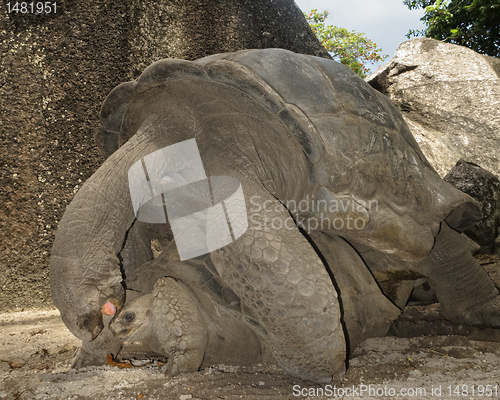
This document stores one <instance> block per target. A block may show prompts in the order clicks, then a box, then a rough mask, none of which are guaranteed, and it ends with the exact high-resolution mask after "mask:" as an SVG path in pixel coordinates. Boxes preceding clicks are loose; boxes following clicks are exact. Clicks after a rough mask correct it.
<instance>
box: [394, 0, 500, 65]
mask: <svg viewBox="0 0 500 400" xmlns="http://www.w3.org/2000/svg"><path fill="white" fill-rule="evenodd" d="M403 3H404V4H405V5H406V6H408V8H409V9H410V10H413V9H418V8H422V9H424V10H425V14H424V16H423V17H422V18H421V21H423V22H424V23H425V25H426V26H427V28H426V29H424V30H423V31H414V30H410V31H409V32H408V34H407V35H406V36H407V37H408V38H410V37H412V36H427V37H431V38H434V39H438V40H442V41H444V42H448V43H454V44H459V45H462V46H467V47H469V48H471V49H472V50H475V51H477V52H478V53H482V54H487V55H490V56H494V57H500V0H451V1H450V0H436V1H434V0H403Z"/></svg>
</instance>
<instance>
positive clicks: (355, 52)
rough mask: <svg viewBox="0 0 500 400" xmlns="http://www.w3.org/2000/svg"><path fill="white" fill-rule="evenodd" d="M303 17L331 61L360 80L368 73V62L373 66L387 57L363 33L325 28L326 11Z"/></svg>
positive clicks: (306, 14) (330, 26) (311, 13)
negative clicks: (357, 76)
mask: <svg viewBox="0 0 500 400" xmlns="http://www.w3.org/2000/svg"><path fill="white" fill-rule="evenodd" d="M304 15H305V17H306V19H307V22H308V23H309V25H310V26H311V29H312V31H313V32H314V34H315V35H316V36H317V38H318V39H319V41H320V42H321V44H322V45H323V46H324V47H325V48H326V50H328V52H329V53H330V54H331V56H332V57H333V59H335V60H337V61H340V62H341V63H342V64H345V65H347V66H348V67H349V68H351V69H352V70H353V71H354V72H356V73H357V74H359V75H360V76H361V77H362V78H364V77H366V73H367V72H368V71H369V69H368V68H367V66H366V64H367V63H368V62H369V63H371V64H375V63H376V62H377V61H383V60H385V59H386V58H387V57H389V56H387V55H384V54H382V49H380V48H378V47H377V43H373V42H372V41H371V40H370V39H368V38H367V37H366V35H365V34H364V33H359V32H356V31H349V30H347V29H345V28H339V27H337V26H332V25H328V26H325V20H326V18H327V17H328V11H323V12H322V13H318V10H311V12H310V13H309V14H308V13H304Z"/></svg>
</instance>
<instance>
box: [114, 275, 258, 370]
mask: <svg viewBox="0 0 500 400" xmlns="http://www.w3.org/2000/svg"><path fill="white" fill-rule="evenodd" d="M206 300H207V301H205V302H203V304H202V301H200V299H199V298H198V297H197V294H196V293H195V292H194V291H193V290H192V289H191V288H190V287H189V286H188V285H187V284H186V283H184V282H182V281H180V280H178V279H175V278H171V277H164V278H160V279H159V280H158V281H157V282H156V285H155V287H154V290H153V293H150V294H146V295H143V296H141V297H139V298H137V299H135V300H134V301H132V302H131V303H130V304H129V305H127V306H126V307H125V308H123V309H122V310H121V312H120V313H119V314H118V315H117V316H116V318H114V319H113V321H112V322H111V324H110V330H111V331H112V332H114V333H115V334H116V336H117V338H118V339H120V341H122V342H123V347H122V351H123V352H126V353H129V352H130V351H131V347H132V349H134V347H135V346H137V345H138V346H139V347H140V348H141V350H142V351H146V352H147V351H148V350H149V352H151V353H154V354H159V355H163V356H165V357H167V358H168V363H167V365H166V368H165V373H167V374H169V375H173V374H176V373H179V372H193V371H197V370H198V369H199V368H203V367H207V366H210V365H213V364H232V365H251V364H254V363H258V362H261V361H262V354H261V344H260V341H259V339H258V337H257V336H256V335H255V334H254V333H253V332H252V331H251V330H250V329H249V328H248V327H247V326H246V325H245V324H244V323H243V322H242V321H241V320H240V319H238V318H236V317H235V316H234V314H233V313H231V312H230V311H229V310H225V309H224V308H223V307H221V306H219V305H217V304H210V303H211V302H212V301H211V300H209V299H206ZM215 311H216V312H215ZM144 347H147V348H146V349H145V348H144Z"/></svg>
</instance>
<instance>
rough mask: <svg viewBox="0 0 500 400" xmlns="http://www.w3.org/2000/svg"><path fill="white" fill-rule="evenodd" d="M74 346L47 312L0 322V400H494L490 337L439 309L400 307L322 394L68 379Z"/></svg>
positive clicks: (498, 356) (132, 372)
mask: <svg viewBox="0 0 500 400" xmlns="http://www.w3.org/2000/svg"><path fill="white" fill-rule="evenodd" d="M490 272H492V273H493V274H494V273H498V268H497V269H496V270H495V271H493V270H491V271H490ZM79 345H80V342H79V340H78V339H76V338H75V337H74V336H73V335H72V334H71V333H70V332H69V331H68V330H67V328H66V327H65V326H64V324H63V323H62V321H61V319H60V317H59V313H58V311H57V310H50V311H28V312H17V313H9V314H1V315H0V360H1V361H0V399H9V400H11V399H176V400H177V399H180V400H187V399H193V400H195V399H255V398H259V399H280V400H281V399H307V398H308V399H316V398H344V399H351V398H353V399H356V398H359V399H372V398H373V399H390V398H398V399H415V398H421V399H438V398H440V399H458V398H460V399H476V398H496V397H500V330H495V329H479V328H473V327H466V326H460V325H454V324H451V323H450V322H448V321H446V320H445V319H444V318H443V316H442V314H441V313H440V309H439V305H429V306H413V307H407V309H406V310H405V312H404V313H403V314H402V315H401V317H400V318H399V319H398V320H397V321H396V322H395V323H394V325H393V327H392V328H391V331H390V333H389V336H386V337H384V338H374V339H369V340H367V341H366V342H364V343H363V344H362V345H361V346H360V347H359V348H358V349H357V350H356V352H355V354H354V357H353V358H352V359H351V360H350V363H349V369H348V371H347V373H346V374H345V375H344V376H342V377H340V378H338V379H336V380H335V381H334V382H332V386H320V385H318V384H315V383H313V382H305V381H301V380H300V379H295V378H291V377H289V376H287V375H286V374H284V373H283V372H282V371H281V370H280V369H279V368H278V367H275V366H272V365H271V366H269V365H258V366H255V367H250V368H245V367H232V366H221V365H217V366H212V367H210V368H208V369H205V370H202V371H199V372H196V373H190V374H183V375H179V376H175V377H167V376H165V375H163V374H162V373H161V372H160V371H159V369H158V367H156V366H154V365H150V366H146V367H141V368H131V369H119V368H118V367H111V366H105V367H88V368H84V369H80V370H78V371H76V370H74V369H70V363H71V359H72V358H73V356H74V354H75V352H76V350H77V348H78V347H79ZM334 387H335V390H336V391H334ZM353 389H354V391H353ZM322 394H323V395H322Z"/></svg>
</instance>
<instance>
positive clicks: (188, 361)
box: [152, 277, 208, 375]
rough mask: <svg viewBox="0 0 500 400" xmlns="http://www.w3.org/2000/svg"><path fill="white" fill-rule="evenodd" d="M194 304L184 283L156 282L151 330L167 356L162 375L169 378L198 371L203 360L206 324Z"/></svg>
mask: <svg viewBox="0 0 500 400" xmlns="http://www.w3.org/2000/svg"><path fill="white" fill-rule="evenodd" d="M197 304H198V300H197V298H196V295H195V294H194V293H192V291H191V289H190V288H189V286H188V285H186V284H185V283H183V282H181V281H179V280H177V279H174V278H167V277H166V278H161V279H159V280H158V282H156V285H155V287H154V290H153V302H152V316H153V326H154V330H155V333H156V337H157V338H158V341H159V342H160V345H161V346H162V347H163V349H164V350H165V352H166V354H167V356H168V363H167V365H166V369H165V372H166V373H167V374H169V375H174V374H177V373H180V372H194V371H198V369H199V368H200V366H201V364H202V362H203V358H204V357H205V351H206V349H207V345H208V331H207V327H206V324H207V321H206V320H205V319H204V318H203V315H202V313H201V311H200V310H199V308H198V306H197Z"/></svg>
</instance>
